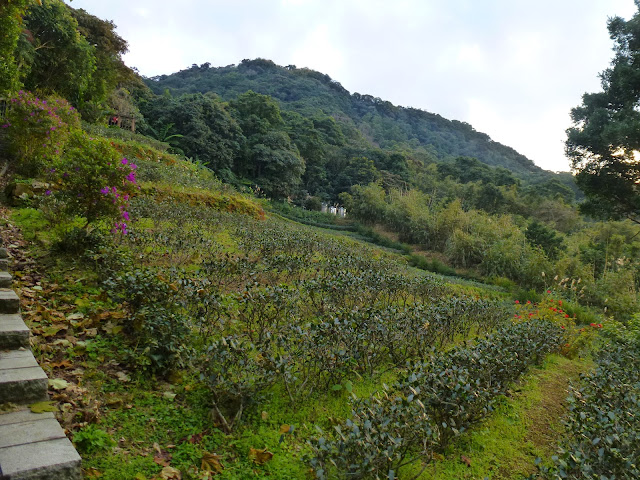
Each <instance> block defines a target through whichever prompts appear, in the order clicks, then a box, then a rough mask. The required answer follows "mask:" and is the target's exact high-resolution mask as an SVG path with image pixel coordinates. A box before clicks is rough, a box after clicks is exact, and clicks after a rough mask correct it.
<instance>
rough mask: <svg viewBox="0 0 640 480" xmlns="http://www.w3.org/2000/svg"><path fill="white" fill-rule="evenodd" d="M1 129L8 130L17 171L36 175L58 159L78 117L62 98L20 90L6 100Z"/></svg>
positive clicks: (78, 126)
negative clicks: (4, 121) (5, 110)
mask: <svg viewBox="0 0 640 480" xmlns="http://www.w3.org/2000/svg"><path fill="white" fill-rule="evenodd" d="M2 128H4V129H6V130H7V134H8V136H7V138H8V140H9V142H8V146H9V151H10V152H11V154H12V155H13V157H14V158H15V160H16V170H17V171H18V172H19V173H21V174H23V175H26V176H35V175H38V174H42V173H43V172H44V170H45V169H46V168H47V166H49V165H50V164H51V162H53V161H54V160H56V159H59V158H60V156H61V155H62V153H63V151H64V148H65V145H66V143H67V141H68V139H69V136H70V134H71V132H72V131H74V130H78V129H79V128H80V117H79V115H78V112H77V111H76V110H75V109H74V108H73V107H72V106H71V105H69V103H68V102H67V101H66V100H64V99H62V98H59V97H46V98H39V97H37V96H36V95H34V94H33V93H31V92H25V91H22V90H21V91H19V92H18V94H17V95H16V96H15V97H13V98H11V99H10V100H9V109H8V111H7V118H6V123H4V124H3V125H2Z"/></svg>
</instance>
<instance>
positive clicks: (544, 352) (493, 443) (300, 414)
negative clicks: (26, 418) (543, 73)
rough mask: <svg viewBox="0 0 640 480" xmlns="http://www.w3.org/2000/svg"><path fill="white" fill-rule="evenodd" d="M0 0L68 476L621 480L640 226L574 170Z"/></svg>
mask: <svg viewBox="0 0 640 480" xmlns="http://www.w3.org/2000/svg"><path fill="white" fill-rule="evenodd" d="M0 21H1V22H2V23H1V24H0V26H2V28H3V32H4V31H6V32H7V36H6V38H5V39H4V40H3V41H2V42H0V53H1V54H2V58H4V59H6V61H7V68H6V71H3V75H4V77H3V78H2V81H1V82H0V89H1V91H2V93H3V94H4V95H6V98H7V108H6V112H5V111H4V109H3V118H2V121H1V122H0V127H1V129H0V132H1V133H2V140H3V144H4V146H5V149H4V150H3V153H2V155H3V161H4V162H5V165H6V168H5V174H3V176H2V181H3V185H4V192H5V195H4V206H3V208H2V211H1V213H2V223H1V226H0V231H1V232H2V237H3V241H4V243H5V244H6V245H7V246H8V247H9V250H10V252H11V254H12V255H13V257H14V264H13V268H14V270H13V273H14V276H15V279H16V286H17V290H18V293H19V294H20V296H21V300H22V311H23V314H24V317H25V320H26V321H27V322H28V324H29V326H30V327H31V329H32V332H33V334H34V337H33V339H32V342H33V347H34V353H36V355H37V356H38V359H39V361H40V362H41V364H42V365H43V366H44V368H45V369H46V370H47V373H48V374H49V377H50V378H51V379H52V382H51V383H50V393H51V395H52V397H51V398H52V401H51V402H50V403H49V404H48V405H45V407H44V408H45V409H49V410H51V411H55V412H56V415H57V416H58V418H59V419H60V421H61V423H62V424H63V425H64V427H65V428H66V431H67V433H68V435H69V436H70V437H71V438H72V440H73V442H74V444H75V445H76V447H77V448H78V450H79V451H80V452H81V453H82V455H83V462H84V463H83V467H84V471H85V474H86V477H87V478H102V479H105V480H107V479H114V480H115V479H118V480H121V479H138V480H142V479H148V480H150V479H154V480H169V479H173V480H176V479H178V480H180V479H184V480H210V479H212V478H213V477H217V478H228V479H246V478H253V477H257V478H266V477H269V478H279V479H292V478H294V479H307V478H318V479H373V478H387V479H395V478H400V479H416V480H417V479H423V480H425V479H429V478H495V479H511V480H516V479H523V478H536V476H537V478H545V479H559V478H575V479H578V478H580V479H593V478H598V479H600V480H602V479H613V478H636V477H637V475H638V472H637V465H638V461H639V459H638V450H637V448H636V445H637V441H638V440H637V439H638V438H639V437H638V435H640V434H639V432H640V426H639V425H638V422H637V415H635V411H634V408H635V406H636V403H637V395H638V388H637V384H638V378H637V371H638V369H637V368H636V366H637V365H636V364H637V360H636V359H637V352H638V345H640V335H639V334H638V330H639V329H638V313H637V312H638V287H640V258H639V253H640V239H639V237H638V236H637V226H636V225H634V224H633V223H632V222H630V221H628V220H627V221H596V220H594V219H592V218H588V217H584V216H583V215H582V214H581V213H580V207H579V205H578V204H576V195H575V191H574V190H573V189H572V188H573V187H570V186H569V185H568V182H567V181H566V180H567V178H568V177H570V176H568V177H567V176H566V175H565V176H556V175H554V174H551V173H549V172H544V171H541V170H539V169H537V168H536V167H535V166H534V165H533V164H532V163H531V162H530V161H529V160H527V159H526V158H525V157H523V156H521V155H519V154H517V152H515V151H513V150H512V149H510V148H508V147H505V146H502V145H499V144H497V143H495V142H492V141H491V140H490V139H489V138H488V137H487V136H486V135H483V134H481V133H478V132H475V131H474V130H473V129H472V127H471V126H469V125H466V124H462V123H460V122H450V121H448V120H445V119H443V118H441V117H439V116H438V115H435V114H430V113H427V112H422V111H418V110H414V109H409V108H401V107H395V106H393V105H390V104H389V103H388V102H384V101H382V100H379V99H374V98H371V97H367V96H366V95H359V94H353V95H351V94H349V93H348V92H346V91H345V90H344V89H343V88H342V87H341V86H340V85H339V84H337V83H336V82H334V81H332V80H331V79H329V78H328V77H327V76H324V75H322V74H319V73H317V72H312V71H309V70H306V69H297V68H295V67H293V66H289V67H284V68H283V67H278V66H276V65H274V64H273V63H272V62H269V61H266V60H253V61H243V62H242V63H241V64H240V65H238V66H229V67H222V68H211V67H210V66H209V65H204V66H201V67H197V66H194V67H192V68H191V69H188V70H185V71H183V72H179V73H177V74H174V75H170V76H162V77H158V78H155V79H146V80H145V81H143V80H142V79H140V78H139V77H138V76H137V75H135V73H134V72H133V71H132V70H130V69H128V68H127V67H125V66H124V64H123V63H122V60H121V54H122V53H123V52H124V51H126V42H125V41H124V39H122V38H120V37H119V36H118V35H117V34H116V33H115V30H114V29H115V26H114V25H113V24H112V23H110V22H106V21H103V20H100V19H97V18H96V17H93V16H92V15H90V14H89V13H87V12H84V11H83V10H75V9H73V8H70V7H68V6H66V5H65V4H64V3H62V2H61V1H59V0H43V1H42V2H35V3H32V2H28V1H24V2H11V3H10V4H6V5H2V6H0ZM45 44H46V45H47V48H41V47H42V46H43V45H45ZM71 65H73V68H71ZM52 68H57V69H58V70H57V71H58V73H59V75H58V76H56V78H51V77H50V76H47V75H46V72H47V71H50V69H52ZM149 86H150V87H149ZM212 92H217V94H216V93H212ZM105 113H106V114H105ZM114 117H122V119H127V120H128V121H131V120H135V122H136V125H137V126H138V130H137V132H133V131H131V130H127V129H122V128H119V127H118V126H113V125H112V126H109V125H108V118H111V119H112V122H111V123H114V122H113V118H114ZM322 201H325V202H330V203H340V204H341V205H343V206H346V208H347V211H348V215H347V217H346V218H339V217H336V216H335V215H331V214H327V213H321V212H320V211H318V210H320V202H322ZM581 373H582V374H584V375H583V376H582V377H580V378H579V374H581ZM570 381H572V382H574V383H573V384H571V385H570ZM11 408H12V406H11V405H3V406H1V408H0V412H1V411H5V410H10V409H11ZM614 475H615V477H614ZM530 476H531V477H530Z"/></svg>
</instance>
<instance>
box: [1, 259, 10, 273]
mask: <svg viewBox="0 0 640 480" xmlns="http://www.w3.org/2000/svg"><path fill="white" fill-rule="evenodd" d="M7 270H9V259H8V258H0V271H2V272H6V271H7Z"/></svg>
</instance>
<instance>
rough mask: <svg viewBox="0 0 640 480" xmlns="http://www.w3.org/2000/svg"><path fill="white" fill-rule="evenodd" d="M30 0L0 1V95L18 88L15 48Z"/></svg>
mask: <svg viewBox="0 0 640 480" xmlns="http://www.w3.org/2000/svg"><path fill="white" fill-rule="evenodd" d="M30 3H31V2H30V0H20V1H13V2H0V32H2V34H0V96H1V95H5V94H8V93H12V92H14V91H16V90H18V86H19V80H18V66H17V64H16V59H15V50H16V46H17V45H18V38H19V36H20V31H21V30H22V16H23V15H24V12H25V11H26V10H27V7H28V6H29V4H30Z"/></svg>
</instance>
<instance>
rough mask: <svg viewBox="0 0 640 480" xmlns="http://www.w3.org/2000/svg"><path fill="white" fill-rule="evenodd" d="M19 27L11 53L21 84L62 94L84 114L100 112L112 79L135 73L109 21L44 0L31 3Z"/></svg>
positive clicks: (114, 83)
mask: <svg viewBox="0 0 640 480" xmlns="http://www.w3.org/2000/svg"><path fill="white" fill-rule="evenodd" d="M24 27H25V29H24V30H23V32H22V35H21V36H20V38H19V42H18V45H17V48H16V50H15V55H16V57H17V58H18V63H19V71H20V75H21V77H22V80H23V82H24V85H25V87H26V88H28V89H29V90H39V91H44V92H48V93H52V92H55V93H56V94H58V95H61V96H63V97H64V98H66V99H67V100H69V101H70V102H71V103H72V104H73V105H74V106H75V107H76V108H78V109H79V110H80V111H81V112H82V115H83V117H84V118H85V119H90V120H92V121H96V120H98V119H99V118H100V117H102V116H103V115H104V113H103V110H104V106H105V101H106V99H107V97H108V96H109V95H110V94H111V92H112V91H114V90H115V89H116V87H117V84H118V83H119V82H124V81H131V80H132V79H133V77H134V75H133V72H132V70H131V69H129V68H128V67H126V66H125V65H124V63H123V62H122V59H121V55H122V54H123V53H125V52H126V49H127V43H126V42H125V41H124V40H123V39H122V38H121V37H120V36H118V35H117V34H116V33H115V25H114V24H113V23H112V22H109V21H104V20H100V19H99V18H97V17H95V16H93V15H90V14H88V13H87V12H86V11H84V10H82V9H79V10H74V9H73V8H71V7H68V6H67V5H65V4H64V3H63V2H62V1H59V0H45V1H42V2H37V3H36V2H32V3H31V6H30V8H29V9H28V10H27V12H26V15H25V17H24Z"/></svg>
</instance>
